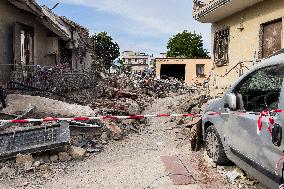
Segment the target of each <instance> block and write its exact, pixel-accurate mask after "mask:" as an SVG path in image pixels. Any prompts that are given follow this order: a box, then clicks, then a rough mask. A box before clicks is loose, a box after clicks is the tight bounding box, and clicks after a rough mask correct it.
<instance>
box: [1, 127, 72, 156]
mask: <svg viewBox="0 0 284 189" xmlns="http://www.w3.org/2000/svg"><path fill="white" fill-rule="evenodd" d="M0 141H1V142H0V159H7V158H11V157H15V156H16V155H17V154H19V153H22V154H25V153H35V152H41V151H47V150H51V149H56V148H59V147H63V146H65V145H66V144H69V142H70V130H69V124H68V123H61V124H56V125H51V126H41V127H31V128H25V129H22V130H16V131H13V132H6V133H1V134H0Z"/></svg>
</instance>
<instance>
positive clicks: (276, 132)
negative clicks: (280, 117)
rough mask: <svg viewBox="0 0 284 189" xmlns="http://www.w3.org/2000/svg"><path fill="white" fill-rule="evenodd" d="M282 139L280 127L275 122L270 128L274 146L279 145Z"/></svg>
mask: <svg viewBox="0 0 284 189" xmlns="http://www.w3.org/2000/svg"><path fill="white" fill-rule="evenodd" d="M281 141H282V127H281V126H280V125H278V124H275V125H274V126H273V128H272V143H273V144H274V145H275V146H280V145H281Z"/></svg>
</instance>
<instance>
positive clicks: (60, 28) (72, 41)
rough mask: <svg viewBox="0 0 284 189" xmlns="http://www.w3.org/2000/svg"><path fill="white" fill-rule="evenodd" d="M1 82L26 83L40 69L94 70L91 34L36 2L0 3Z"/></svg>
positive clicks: (4, 1) (5, 0)
mask: <svg viewBox="0 0 284 189" xmlns="http://www.w3.org/2000/svg"><path fill="white" fill-rule="evenodd" d="M0 10H1V11H0V15H1V22H0V41H1V43H0V47H1V48H0V49H1V51H2V52H1V53H0V82H1V84H2V85H5V84H7V83H8V81H10V80H18V81H25V80H28V78H29V74H30V73H32V72H34V71H35V69H39V68H41V69H42V68H52V67H59V68H63V69H66V70H78V71H84V70H87V69H89V68H90V66H91V56H90V49H91V47H90V45H89V32H88V30H87V29H86V28H84V27H82V26H80V25H79V24H76V23H75V22H72V21H70V20H68V19H67V18H65V17H60V16H58V15H56V14H54V13H53V12H52V11H51V10H50V9H48V8H47V7H45V6H39V5H38V4H37V3H36V2H35V1H34V0H27V1H21V0H3V1H1V2H0Z"/></svg>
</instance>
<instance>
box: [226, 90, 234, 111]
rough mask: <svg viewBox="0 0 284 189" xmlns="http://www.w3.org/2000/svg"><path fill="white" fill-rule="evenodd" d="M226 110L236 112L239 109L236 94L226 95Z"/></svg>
mask: <svg viewBox="0 0 284 189" xmlns="http://www.w3.org/2000/svg"><path fill="white" fill-rule="evenodd" d="M224 107H225V108H230V109H231V110H235V109H236V108H237V96H236V95H235V94H234V93H229V94H226V95H225V104H224Z"/></svg>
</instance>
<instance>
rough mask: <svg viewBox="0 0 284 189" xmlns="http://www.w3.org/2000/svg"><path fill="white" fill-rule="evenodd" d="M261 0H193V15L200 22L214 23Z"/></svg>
mask: <svg viewBox="0 0 284 189" xmlns="http://www.w3.org/2000/svg"><path fill="white" fill-rule="evenodd" d="M262 1H263V0H245V1H240V0H207V1H204V0H193V3H194V5H193V12H192V13H193V17H194V18H195V20H197V21H199V22H202V23H214V22H217V21H219V20H222V19H224V18H226V17H228V16H231V15H233V14H235V13H237V12H239V11H242V10H244V9H246V8H248V7H250V6H253V5H255V4H257V3H259V2H262Z"/></svg>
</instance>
